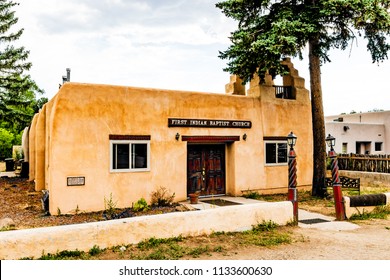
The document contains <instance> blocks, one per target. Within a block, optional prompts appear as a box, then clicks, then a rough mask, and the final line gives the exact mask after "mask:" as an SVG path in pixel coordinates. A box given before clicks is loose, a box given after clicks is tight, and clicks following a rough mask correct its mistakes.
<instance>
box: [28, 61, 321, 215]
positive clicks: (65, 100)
mask: <svg viewBox="0 0 390 280" xmlns="http://www.w3.org/2000/svg"><path fill="white" fill-rule="evenodd" d="M282 63H284V64H285V65H286V66H287V67H288V68H289V70H290V74H289V75H287V76H284V77H283V83H284V86H279V87H276V86H274V85H273V80H272V78H271V76H269V75H267V76H266V78H265V83H263V84H260V83H259V79H258V78H255V79H253V80H252V81H251V83H250V87H249V89H248V90H247V92H245V88H244V86H243V85H242V84H241V81H240V80H239V79H237V78H236V77H235V76H232V77H231V82H230V83H229V84H228V85H226V92H227V93H226V94H212V93H199V92H188V91H173V90H163V89H149V88H136V87H126V86H112V85H95V84H81V83H71V82H67V83H65V84H64V85H63V86H62V87H61V88H60V90H59V92H58V93H57V95H56V96H55V97H54V98H53V99H51V100H50V101H49V102H48V103H47V104H46V105H45V106H44V107H43V108H42V110H41V112H40V113H39V114H36V115H35V116H34V119H33V121H32V124H31V126H30V130H29V165H30V174H29V178H30V180H35V188H36V190H37V191H40V190H44V189H46V190H48V192H49V211H50V213H51V214H52V215H56V214H58V213H60V212H61V213H62V214H65V213H74V212H75V211H76V209H77V210H79V211H85V212H89V211H98V210H103V209H104V208H105V199H109V198H110V196H112V199H113V201H116V202H117V205H116V206H117V207H118V208H125V207H131V206H132V203H134V202H136V201H138V200H139V199H140V198H145V199H146V200H150V196H151V193H152V192H153V191H155V190H157V189H158V188H159V187H165V188H167V189H169V190H170V191H171V192H172V193H175V200H176V201H184V200H186V199H187V198H188V195H189V194H190V193H194V192H200V195H201V196H204V197H207V196H218V195H231V196H241V195H242V194H243V193H245V192H247V191H257V192H259V193H264V194H265V193H287V186H288V166H287V161H288V159H287V152H288V147H287V141H286V136H287V135H288V134H289V133H290V132H291V131H293V132H294V134H295V135H296V136H297V137H298V140H297V144H296V146H295V151H296V153H297V169H298V173H297V175H298V188H305V187H309V186H310V185H311V180H312V156H313V150H312V126H311V105H310V99H309V91H308V90H307V89H305V87H304V79H303V78H301V77H299V76H298V71H297V70H296V69H294V67H293V64H292V63H291V61H290V60H289V59H286V60H284V61H283V62H282Z"/></svg>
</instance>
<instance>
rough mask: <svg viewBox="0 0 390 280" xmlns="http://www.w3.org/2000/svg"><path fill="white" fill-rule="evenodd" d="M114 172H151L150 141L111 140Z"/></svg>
mask: <svg viewBox="0 0 390 280" xmlns="http://www.w3.org/2000/svg"><path fill="white" fill-rule="evenodd" d="M110 169H111V171H112V172H136V171H149V170H150V141H144V140H111V167H110Z"/></svg>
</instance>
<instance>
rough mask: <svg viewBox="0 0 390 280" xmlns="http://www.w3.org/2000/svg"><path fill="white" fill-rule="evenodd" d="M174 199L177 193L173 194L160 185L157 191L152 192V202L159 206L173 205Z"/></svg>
mask: <svg viewBox="0 0 390 280" xmlns="http://www.w3.org/2000/svg"><path fill="white" fill-rule="evenodd" d="M174 199H175V193H173V194H171V193H170V192H169V190H168V189H167V188H165V187H159V188H158V189H157V190H156V191H154V192H152V195H151V204H152V205H155V206H158V207H164V206H169V205H172V203H173V200H174Z"/></svg>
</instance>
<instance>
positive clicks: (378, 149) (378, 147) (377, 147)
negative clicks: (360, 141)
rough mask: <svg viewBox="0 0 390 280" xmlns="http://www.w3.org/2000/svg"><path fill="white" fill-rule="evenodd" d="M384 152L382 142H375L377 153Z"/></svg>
mask: <svg viewBox="0 0 390 280" xmlns="http://www.w3.org/2000/svg"><path fill="white" fill-rule="evenodd" d="M380 151H382V142H375V152H380Z"/></svg>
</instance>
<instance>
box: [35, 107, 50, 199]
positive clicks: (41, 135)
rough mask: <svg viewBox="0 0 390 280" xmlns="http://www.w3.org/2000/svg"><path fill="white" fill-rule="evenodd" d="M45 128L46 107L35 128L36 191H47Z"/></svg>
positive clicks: (41, 112) (40, 113)
mask: <svg viewBox="0 0 390 280" xmlns="http://www.w3.org/2000/svg"><path fill="white" fill-rule="evenodd" d="M45 127H46V105H44V106H43V108H42V110H41V111H40V112H39V115H38V119H37V124H36V126H35V190H36V191H41V190H44V189H45V169H46V168H45V164H46V163H47V162H46V161H45V135H46V132H45Z"/></svg>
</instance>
